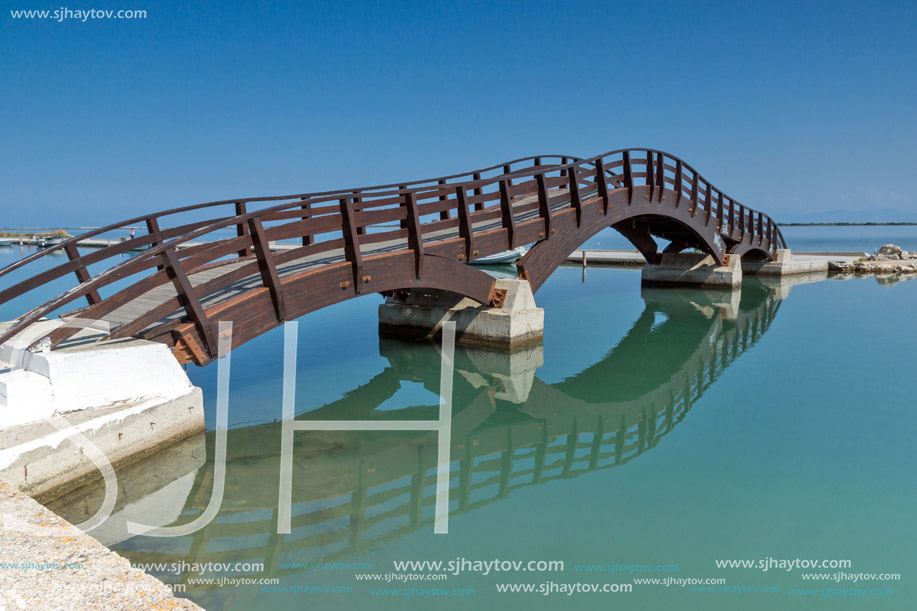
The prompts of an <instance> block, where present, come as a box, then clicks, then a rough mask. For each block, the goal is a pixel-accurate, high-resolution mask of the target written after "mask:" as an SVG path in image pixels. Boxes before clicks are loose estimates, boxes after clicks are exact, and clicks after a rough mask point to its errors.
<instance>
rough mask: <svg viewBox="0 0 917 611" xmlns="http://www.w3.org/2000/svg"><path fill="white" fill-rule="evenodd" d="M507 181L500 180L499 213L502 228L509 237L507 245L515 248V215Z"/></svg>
mask: <svg viewBox="0 0 917 611" xmlns="http://www.w3.org/2000/svg"><path fill="white" fill-rule="evenodd" d="M506 182H507V181H505V180H501V181H500V213H501V218H502V224H503V228H504V229H506V234H507V237H508V239H509V247H510V248H511V249H512V248H516V217H515V216H514V215H513V205H512V200H511V199H510V196H509V185H507V184H506Z"/></svg>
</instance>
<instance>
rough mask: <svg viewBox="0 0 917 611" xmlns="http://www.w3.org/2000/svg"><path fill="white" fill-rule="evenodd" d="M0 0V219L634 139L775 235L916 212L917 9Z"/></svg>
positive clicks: (87, 217) (115, 211)
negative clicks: (794, 223) (759, 212)
mask: <svg viewBox="0 0 917 611" xmlns="http://www.w3.org/2000/svg"><path fill="white" fill-rule="evenodd" d="M2 4H3V6H4V12H3V14H2V15H0V108H2V118H0V141H2V147H0V226H21V225H26V224H98V223H103V222H108V221H114V220H118V219H121V218H126V217H128V216H131V215H134V214H135V213H143V212H147V211H151V210H157V209H163V208H169V207H174V206H178V205H183V204H189V203H196V202H200V201H209V200H215V199H223V198H230V197H241V196H250V195H268V194H283V193H291V192H304V191H312V190H322V189H329V188H337V187H345V186H364V185H371V184H378V183H386V182H393V181H397V180H401V179H406V180H407V179H414V178H425V177H431V176H436V175H440V174H444V173H451V172H457V171H461V170H468V169H473V168H475V167H480V166H484V165H490V164H494V163H499V162H500V161H503V160H506V159H510V158H515V157H521V156H526V155H530V154H538V153H567V154H573V155H582V156H588V155H594V154H598V153H600V152H604V151H607V150H611V149H616V148H621V147H628V146H649V147H657V148H661V149H663V150H666V151H669V152H671V153H673V154H676V155H679V156H681V157H682V158H684V159H685V160H687V161H688V162H689V163H691V164H693V165H694V166H695V167H697V168H698V169H699V170H700V171H701V172H702V173H703V174H704V175H705V176H707V177H709V178H710V179H711V180H712V181H713V182H714V183H715V184H717V185H718V186H721V187H722V188H723V189H724V190H725V191H726V192H727V193H729V194H731V195H733V196H734V197H736V198H737V199H739V200H740V201H742V202H744V203H746V204H748V205H751V206H754V207H757V208H761V209H763V210H765V211H767V212H770V213H772V214H774V215H775V216H776V217H777V218H778V219H779V218H780V217H781V216H795V215H797V214H799V213H801V212H809V211H819V210H828V209H835V208H851V209H863V208H883V207H895V208H900V209H903V210H915V209H917V203H915V200H914V193H915V191H917V171H915V165H917V155H915V154H914V151H915V142H917V112H915V106H917V76H915V74H917V37H915V34H914V27H915V24H917V3H914V2H862V3H851V2H843V1H834V2H788V3H777V2H754V3H753V2H722V3H700V2H684V3H674V2H649V1H641V2H632V1H631V2H615V3H604V2H595V1H593V2H582V3H577V2H557V1H555V2H533V1H530V2H518V3H499V4H496V5H494V4H492V3H483V2H443V3H420V2H391V3H344V2H327V3H324V2H306V3H297V2H239V1H233V0H224V1H221V2H210V3H208V2H174V3H169V2H162V1H153V0H119V1H118V2H109V1H105V0H87V2H86V4H85V5H80V6H70V8H73V9H75V8H81V9H82V8H113V9H145V10H146V11H147V12H148V17H147V18H146V19H143V20H89V21H87V22H86V23H82V22H79V21H75V20H66V21H64V22H61V23H58V22H55V21H48V20H23V19H19V20H14V19H12V17H11V15H10V9H31V8H36V9H55V8H59V6H60V5H55V4H54V3H53V2H51V1H48V2H35V1H34V0H3V2H2ZM63 4H64V5H67V4H66V3H63ZM67 6H69V5H67Z"/></svg>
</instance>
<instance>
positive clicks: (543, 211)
mask: <svg viewBox="0 0 917 611" xmlns="http://www.w3.org/2000/svg"><path fill="white" fill-rule="evenodd" d="M535 184H536V185H537V186H538V216H540V217H541V218H542V219H544V237H545V239H547V238H549V237H551V202H550V200H549V199H548V188H547V186H546V185H545V182H544V174H536V175H535Z"/></svg>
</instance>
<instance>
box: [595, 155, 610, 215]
mask: <svg viewBox="0 0 917 611" xmlns="http://www.w3.org/2000/svg"><path fill="white" fill-rule="evenodd" d="M595 184H596V188H597V189H598V190H599V195H601V196H602V214H608V182H607V181H606V180H605V164H604V163H603V162H602V159H601V158H599V159H596V160H595Z"/></svg>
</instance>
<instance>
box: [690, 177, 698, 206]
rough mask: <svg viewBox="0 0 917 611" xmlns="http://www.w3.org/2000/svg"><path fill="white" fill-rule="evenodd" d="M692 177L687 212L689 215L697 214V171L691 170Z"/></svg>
mask: <svg viewBox="0 0 917 611" xmlns="http://www.w3.org/2000/svg"><path fill="white" fill-rule="evenodd" d="M693 174H694V177H693V178H692V179H691V206H690V209H689V212H690V213H691V216H694V215H696V214H697V172H693Z"/></svg>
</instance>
